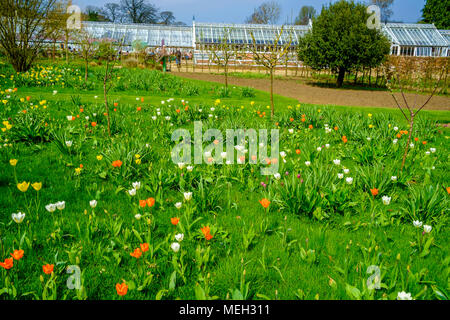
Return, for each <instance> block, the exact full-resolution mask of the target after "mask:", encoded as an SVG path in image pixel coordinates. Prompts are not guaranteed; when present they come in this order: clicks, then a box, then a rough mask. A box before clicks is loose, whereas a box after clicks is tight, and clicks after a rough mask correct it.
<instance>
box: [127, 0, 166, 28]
mask: <svg viewBox="0 0 450 320" xmlns="http://www.w3.org/2000/svg"><path fill="white" fill-rule="evenodd" d="M120 10H121V11H122V14H123V15H124V16H125V17H126V19H127V20H129V21H131V22H132V23H156V22H157V21H158V9H156V7H155V6H154V5H153V4H151V3H147V2H146V1H145V0H121V1H120Z"/></svg>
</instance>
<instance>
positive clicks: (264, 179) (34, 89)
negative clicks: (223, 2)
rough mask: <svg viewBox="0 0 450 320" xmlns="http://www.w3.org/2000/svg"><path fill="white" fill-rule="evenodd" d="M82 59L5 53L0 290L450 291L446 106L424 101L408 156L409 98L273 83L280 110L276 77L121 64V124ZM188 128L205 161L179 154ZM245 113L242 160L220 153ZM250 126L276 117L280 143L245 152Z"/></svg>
mask: <svg viewBox="0 0 450 320" xmlns="http://www.w3.org/2000/svg"><path fill="white" fill-rule="evenodd" d="M77 68H79V66H78V65H70V66H64V65H58V66H56V65H51V64H46V65H43V66H40V67H36V68H35V69H34V71H32V72H30V73H29V74H25V75H16V74H13V73H12V71H11V68H10V67H9V66H8V65H6V64H3V65H1V66H0V75H1V76H2V78H1V80H0V86H1V90H2V92H1V95H2V98H1V100H2V101H1V104H2V109H1V111H0V114H1V118H2V131H1V132H0V143H1V146H2V148H1V149H0V154H1V161H2V166H1V167H0V209H1V212H2V213H3V214H2V215H1V216H0V262H1V264H0V266H1V267H0V274H1V282H0V299H178V298H180V299H397V297H398V295H399V293H400V292H406V293H410V294H411V296H412V298H414V299H447V298H448V297H449V287H448V285H449V283H448V272H449V270H450V269H449V263H450V258H449V240H448V239H449V235H450V233H449V228H448V207H449V193H450V189H448V187H450V185H449V183H448V182H449V181H450V175H449V173H448V165H449V163H448V159H449V154H448V150H449V142H448V129H442V128H439V127H437V126H436V123H437V122H448V120H449V119H448V113H446V112H440V111H424V112H423V113H422V114H421V115H420V116H419V118H418V120H417V123H416V125H415V128H414V131H413V134H412V143H413V144H414V146H412V148H411V149H410V150H409V152H408V156H407V158H406V165H405V167H404V169H403V171H400V167H401V163H402V157H403V151H404V148H405V146H406V143H407V139H408V132H405V131H408V130H409V128H408V127H407V126H406V123H405V122H404V121H403V120H402V118H401V115H400V112H399V111H398V110H395V109H381V108H362V107H361V108H349V107H340V106H315V105H304V104H302V105H298V103H297V101H295V100H293V99H289V98H285V97H281V96H276V97H275V104H276V112H275V116H274V117H273V118H271V117H270V110H269V109H267V105H268V104H269V103H268V101H269V95H268V94H267V93H265V92H260V91H257V90H253V89H249V88H239V87H236V88H231V89H230V91H228V92H226V91H225V90H224V89H223V88H222V86H221V85H219V84H217V83H207V82H201V81H193V80H185V79H181V78H178V77H175V76H172V75H164V74H161V73H159V72H156V71H149V70H127V69H120V70H116V73H115V75H114V80H113V81H114V83H115V86H114V88H113V89H112V91H111V93H110V94H109V105H110V117H111V127H110V128H111V136H109V134H108V130H107V117H106V116H105V115H104V113H105V107H104V104H103V92H102V83H101V77H102V72H103V69H102V67H93V68H91V71H90V74H89V82H88V84H84V79H83V73H82V70H78V71H77ZM82 79H83V80H82ZM13 88H17V91H16V92H14V90H12V91H9V90H8V89H13ZM55 90H56V92H54V91H55ZM96 96H97V98H95V97H96ZM142 98H143V100H141V99H142ZM369 114H370V115H369ZM194 121H201V122H202V126H203V134H205V131H206V130H207V129H214V128H215V129H218V130H219V132H220V133H221V134H220V135H219V136H216V135H215V136H214V139H209V140H208V139H205V140H204V141H203V142H199V141H198V139H196V137H195V134H194V124H193V123H194ZM180 128H182V129H186V130H185V131H184V132H183V134H184V135H185V141H186V140H187V141H189V137H188V136H187V133H189V135H190V137H191V138H193V139H192V144H193V145H194V142H195V143H197V145H201V146H202V148H203V152H201V154H203V155H204V156H203V159H204V163H202V164H194V163H193V161H192V162H191V163H188V161H185V162H183V163H174V162H173V161H172V159H171V152H172V150H173V148H174V147H175V146H176V145H177V144H178V143H179V141H178V140H176V141H172V134H173V132H174V131H175V130H176V129H180ZM238 128H243V129H247V133H248V134H250V136H246V137H245V139H244V140H245V141H240V140H239V139H234V138H233V140H232V142H231V146H232V147H234V146H238V148H237V149H246V150H247V152H245V153H244V157H245V161H244V163H243V164H237V163H236V162H237V161H238V160H239V156H238V157H237V158H235V156H234V155H233V164H230V165H227V164H225V163H224V164H221V163H222V162H225V161H224V160H223V159H222V156H221V153H220V152H221V151H224V150H225V149H223V150H222V149H221V150H219V147H220V146H221V145H222V143H223V147H224V148H225V146H226V142H229V141H231V140H230V139H226V136H225V132H226V130H227V129H238ZM250 129H254V130H255V132H256V133H257V134H258V133H260V132H261V131H260V130H261V129H269V132H270V130H275V129H277V130H279V134H280V140H279V150H278V151H279V152H277V153H275V150H276V144H274V143H272V142H271V140H268V142H266V143H264V147H267V148H268V153H267V154H266V155H261V154H258V156H257V159H258V162H257V163H256V164H251V163H249V159H251V154H252V152H253V151H252V148H251V145H252V142H253V141H252V138H251V130H250ZM203 138H205V136H203ZM213 140H217V141H215V142H213ZM200 141H201V140H200ZM261 142H262V141H261V140H260V139H258V144H256V145H257V146H258V149H259V150H260V149H261V148H262V147H261V146H260V145H259V143H261ZM208 146H211V147H213V148H217V149H215V151H212V152H211V154H206V155H205V154H204V152H205V151H206V148H207V147H208ZM239 146H242V148H239ZM233 149H234V148H233ZM184 150H185V152H188V150H190V151H191V153H192V160H193V158H194V153H195V149H194V147H193V146H188V147H187V148H185V149H184ZM213 150H214V149H213ZM260 151H261V150H260ZM233 152H234V150H233ZM14 160H17V162H15V161H14ZM268 162H270V163H269V164H268ZM271 166H272V167H273V166H275V167H276V166H278V170H277V172H278V173H279V174H271V175H262V174H261V171H260V170H261V169H263V168H268V167H271ZM23 182H25V183H23ZM28 182H30V183H31V184H33V185H31V184H30V185H28V184H27V183H28ZM36 182H37V183H38V184H35V183H36ZM39 183H41V184H42V185H40V184H39ZM92 200H95V202H93V201H92ZM63 202H64V203H63ZM18 212H21V213H24V214H25V216H24V217H23V220H21V219H20V218H21V216H20V215H14V219H12V214H17V213H18ZM414 221H415V224H413V222H414ZM419 222H420V223H419ZM429 227H431V230H430V228H429ZM15 250H23V257H21V258H20V252H19V251H17V252H16V254H15V255H16V257H17V258H18V260H17V259H16V260H12V262H13V266H12V267H11V266H10V265H9V267H10V268H8V264H10V263H11V260H7V259H8V258H10V257H11V253H14V251H15ZM68 268H69V269H70V270H78V271H79V273H78V271H76V272H75V273H74V275H73V278H72V279H79V281H80V282H79V286H77V287H76V288H73V287H72V288H71V287H70V286H69V287H68V285H67V279H68V278H69V277H70V276H71V275H70V274H68V273H67V269H68ZM123 283H124V284H125V285H124V286H123V287H121V288H127V289H126V290H120V288H118V287H117V285H121V284H123ZM121 295H123V296H121ZM400 296H401V294H400Z"/></svg>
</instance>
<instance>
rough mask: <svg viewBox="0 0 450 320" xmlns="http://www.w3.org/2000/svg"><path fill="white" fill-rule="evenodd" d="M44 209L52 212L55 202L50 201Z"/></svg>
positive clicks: (54, 208)
mask: <svg viewBox="0 0 450 320" xmlns="http://www.w3.org/2000/svg"><path fill="white" fill-rule="evenodd" d="M45 209H46V210H47V211H48V212H54V211H55V210H56V204H53V203H50V204H48V205H46V206H45Z"/></svg>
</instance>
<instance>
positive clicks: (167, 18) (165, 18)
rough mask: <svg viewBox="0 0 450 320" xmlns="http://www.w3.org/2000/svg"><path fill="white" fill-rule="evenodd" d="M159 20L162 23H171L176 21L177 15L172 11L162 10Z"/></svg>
mask: <svg viewBox="0 0 450 320" xmlns="http://www.w3.org/2000/svg"><path fill="white" fill-rule="evenodd" d="M159 20H160V23H161V24H165V25H170V24H174V23H175V16H174V15H173V12H172V11H162V12H161V13H160V14H159Z"/></svg>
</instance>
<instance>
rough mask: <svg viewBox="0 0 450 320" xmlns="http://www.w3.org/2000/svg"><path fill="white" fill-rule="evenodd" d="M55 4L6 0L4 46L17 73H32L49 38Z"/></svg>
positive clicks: (0, 27) (1, 26) (0, 20)
mask: <svg viewBox="0 0 450 320" xmlns="http://www.w3.org/2000/svg"><path fill="white" fill-rule="evenodd" d="M55 2H56V1H55V0H2V4H1V5H0V46H1V50H2V51H3V52H4V54H5V55H6V57H7V59H8V61H9V62H10V63H11V64H12V66H13V68H14V70H16V71H17V72H24V71H27V70H29V69H30V67H31V65H32V63H33V62H34V60H35V58H36V57H37V55H38V52H39V50H40V49H41V48H42V46H43V43H44V41H45V39H48V38H49V34H50V33H51V29H50V28H49V23H48V22H49V21H48V17H49V14H50V13H51V12H52V11H53V10H54V7H55Z"/></svg>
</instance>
